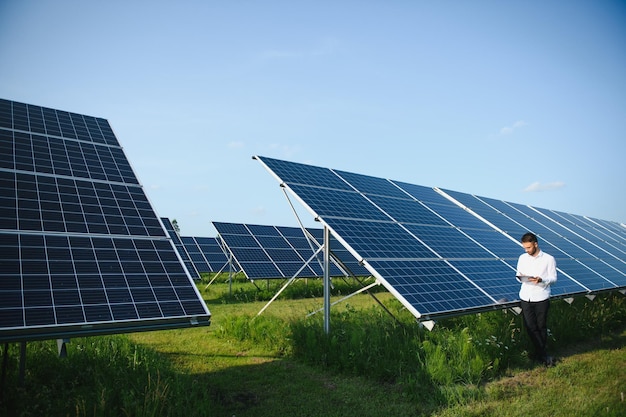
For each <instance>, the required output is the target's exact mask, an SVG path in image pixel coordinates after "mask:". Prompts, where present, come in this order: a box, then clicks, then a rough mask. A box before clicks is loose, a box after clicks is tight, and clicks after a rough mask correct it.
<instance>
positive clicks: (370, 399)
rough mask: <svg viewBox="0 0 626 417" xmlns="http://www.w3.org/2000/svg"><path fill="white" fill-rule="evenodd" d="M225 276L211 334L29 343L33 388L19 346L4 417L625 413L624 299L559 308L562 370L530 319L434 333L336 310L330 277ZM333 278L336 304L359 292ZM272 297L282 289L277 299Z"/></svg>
mask: <svg viewBox="0 0 626 417" xmlns="http://www.w3.org/2000/svg"><path fill="white" fill-rule="evenodd" d="M294 284H295V285H293V287H292V286H290V287H291V288H289V290H290V291H289V292H287V291H285V294H284V295H283V296H281V297H280V298H279V299H278V300H276V301H274V302H273V303H272V304H271V305H270V306H269V308H267V309H266V310H265V311H264V312H263V314H262V315H260V316H257V313H258V312H259V311H260V310H261V308H263V307H264V306H265V305H266V303H267V299H269V298H268V297H267V296H266V295H259V294H256V293H262V292H264V291H267V292H268V294H269V293H271V292H272V291H274V293H275V291H276V290H277V288H278V284H270V286H269V287H268V286H267V285H266V283H257V285H258V286H259V288H261V289H260V290H259V289H257V288H255V287H254V286H253V285H252V284H250V283H248V282H245V281H244V280H242V279H241V277H236V279H235V280H234V282H233V283H232V287H231V286H230V285H229V283H227V282H224V280H223V279H218V280H216V281H215V282H214V283H213V284H211V285H210V286H209V287H207V288H206V289H205V286H206V284H202V283H200V284H199V285H198V287H199V288H200V289H201V292H202V294H203V297H204V298H205V300H206V301H207V304H208V305H209V308H210V310H211V312H212V315H213V319H212V324H211V326H210V327H200V328H193V329H179V330H168V331H158V332H145V333H133V334H128V335H115V336H102V337H91V338H77V339H73V340H72V341H71V342H70V343H69V344H68V346H67V347H68V357H67V358H59V357H58V355H57V351H56V342H54V341H45V342H32V343H29V344H28V356H27V373H26V382H25V384H24V386H20V385H19V383H18V381H17V368H18V359H19V352H18V346H17V345H11V346H10V356H9V366H8V374H7V381H6V382H5V386H4V387H3V391H2V394H3V400H2V403H1V404H0V415H7V416H9V415H10V416H13V415H21V416H41V415H47V416H125V415H127V416H234V415H236V416H238V417H242V416H244V417H245V416H283V415H284V416H320V415H325V416H351V415H358V416H390V415H393V416H439V417H444V416H445V417H448V416H483V415H485V416H505V417H506V416H522V415H524V416H525V415H528V414H529V413H530V414H533V415H539V416H542V415H545V416H570V415H576V416H618V415H625V414H626V403H625V402H624V399H623V397H622V395H624V393H626V350H625V349H624V346H625V345H626V297H624V296H622V295H621V294H617V293H616V294H611V295H607V296H599V297H598V298H597V299H596V300H594V301H593V302H592V301H589V300H587V299H585V298H581V299H577V300H576V301H575V302H574V304H573V305H572V306H570V305H568V304H567V303H565V302H563V301H555V302H553V307H552V309H551V315H550V329H551V340H550V346H551V348H552V350H553V353H555V354H556V355H557V356H558V357H559V358H560V362H559V363H558V365H557V366H556V367H554V368H544V367H542V366H537V365H534V364H532V363H531V362H530V361H529V360H528V358H527V355H526V350H527V348H528V347H529V343H528V340H527V339H526V337H525V335H524V334H523V332H521V331H520V326H521V318H520V317H519V316H516V315H514V314H512V313H505V312H502V311H494V312H489V313H482V314H475V315H468V316H462V317H457V318H451V319H446V320H442V321H440V322H438V323H437V325H436V327H435V329H434V330H433V331H432V332H429V331H427V330H425V329H424V328H422V327H421V326H419V325H418V324H417V323H416V322H415V321H414V319H413V317H412V316H411V315H410V314H408V312H407V311H406V310H404V309H403V308H402V306H401V305H400V304H399V303H398V302H397V301H396V300H395V299H394V298H393V297H392V296H391V295H390V294H388V293H386V292H381V291H380V289H377V290H378V291H379V292H378V293H377V294H376V296H377V297H378V298H379V299H381V300H382V301H383V302H384V304H385V305H386V306H387V307H388V308H389V310H390V311H391V312H392V313H393V315H394V317H391V316H390V315H389V314H387V313H386V312H384V311H383V310H382V308H380V306H378V304H376V303H375V302H374V301H373V300H372V298H371V297H369V296H368V295H366V294H361V295H358V296H355V297H352V298H350V299H349V300H347V301H344V302H343V303H340V304H338V305H336V306H333V308H332V317H331V334H330V336H327V335H326V334H325V333H324V332H323V326H322V320H323V317H322V314H315V315H313V316H311V317H308V318H307V317H306V314H307V313H309V312H311V311H314V310H317V309H318V308H320V307H321V304H322V301H321V299H320V298H307V297H311V296H316V297H319V295H318V294H319V291H320V283H319V281H316V280H309V281H308V282H294ZM351 285H354V284H353V283H351V282H350V281H348V282H342V283H340V282H339V281H338V282H335V290H334V296H333V300H336V299H338V298H340V297H341V296H342V295H345V294H347V293H349V292H350V291H351ZM272 294H273V293H272Z"/></svg>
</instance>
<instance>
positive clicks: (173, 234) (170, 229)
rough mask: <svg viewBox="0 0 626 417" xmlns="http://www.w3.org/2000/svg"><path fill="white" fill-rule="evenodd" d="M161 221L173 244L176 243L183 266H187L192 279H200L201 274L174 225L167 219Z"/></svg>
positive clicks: (162, 218) (163, 218)
mask: <svg viewBox="0 0 626 417" xmlns="http://www.w3.org/2000/svg"><path fill="white" fill-rule="evenodd" d="M161 221H162V222H163V226H164V227H165V230H167V233H168V235H169V236H170V238H171V239H172V242H174V246H175V247H176V251H177V252H178V255H179V256H180V259H181V260H182V261H183V264H185V267H186V268H187V271H189V273H190V274H191V277H192V278H193V279H200V273H199V272H198V270H197V269H196V267H195V265H194V263H193V262H192V261H191V258H190V257H189V253H187V249H186V248H185V245H183V241H182V240H181V238H180V235H179V234H178V232H177V231H176V229H175V228H174V225H173V224H172V222H171V221H170V219H168V218H167V217H161Z"/></svg>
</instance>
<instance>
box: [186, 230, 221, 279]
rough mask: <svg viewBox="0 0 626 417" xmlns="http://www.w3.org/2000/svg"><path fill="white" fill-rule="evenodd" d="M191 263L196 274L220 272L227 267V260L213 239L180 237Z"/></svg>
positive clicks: (215, 239)
mask: <svg viewBox="0 0 626 417" xmlns="http://www.w3.org/2000/svg"><path fill="white" fill-rule="evenodd" d="M180 240H181V241H182V242H183V245H184V246H185V249H186V250H187V253H188V254H189V258H190V259H191V262H193V264H194V266H195V267H196V269H197V270H198V272H220V271H223V270H224V269H225V268H226V267H227V265H228V258H227V257H226V254H225V253H224V250H223V249H222V247H221V245H220V244H219V241H218V239H217V238H215V237H197V236H181V237H180Z"/></svg>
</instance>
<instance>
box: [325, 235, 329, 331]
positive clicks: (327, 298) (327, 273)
mask: <svg viewBox="0 0 626 417" xmlns="http://www.w3.org/2000/svg"><path fill="white" fill-rule="evenodd" d="M324 333H326V334H330V231H329V230H328V227H326V226H324Z"/></svg>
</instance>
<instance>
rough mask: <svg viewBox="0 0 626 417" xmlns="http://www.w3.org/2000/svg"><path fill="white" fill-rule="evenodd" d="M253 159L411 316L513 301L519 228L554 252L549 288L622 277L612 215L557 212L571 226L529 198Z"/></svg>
mask: <svg viewBox="0 0 626 417" xmlns="http://www.w3.org/2000/svg"><path fill="white" fill-rule="evenodd" d="M255 159H257V160H259V161H260V162H261V163H262V164H263V165H264V166H265V168H266V169H267V170H268V171H270V173H272V174H273V175H274V176H275V177H276V178H277V179H278V180H279V181H280V182H281V185H282V186H284V187H286V188H287V189H288V190H289V191H290V192H292V193H293V194H295V195H296V196H297V197H298V199H299V200H300V201H301V202H303V204H304V205H305V206H306V207H307V208H308V209H309V210H310V211H311V212H312V213H313V214H314V216H315V217H316V219H317V220H319V221H320V222H321V223H322V224H323V225H324V226H326V227H328V228H329V229H330V231H331V234H332V236H333V237H334V238H336V239H338V240H340V241H341V243H342V244H343V245H344V246H345V248H346V249H347V250H348V251H349V252H350V253H352V254H353V255H354V256H355V257H356V259H357V260H358V261H359V262H360V263H362V264H363V265H364V266H365V267H366V268H367V270H368V271H370V272H371V273H372V274H374V275H375V276H376V277H377V278H378V279H379V280H381V282H382V283H383V284H384V285H385V286H386V287H387V288H388V289H389V291H391V292H392V293H393V294H394V295H396V297H398V298H399V299H400V301H402V302H403V304H404V305H405V306H406V307H407V308H409V309H411V311H413V312H414V314H415V315H416V316H417V317H418V318H427V317H435V316H439V315H447V314H458V313H459V312H467V311H474V310H482V309H488V308H502V307H503V306H506V305H511V304H512V303H514V302H517V301H518V299H517V297H518V296H517V294H518V292H519V283H518V282H517V281H516V280H515V278H514V273H515V266H516V262H517V259H518V257H519V255H520V254H521V253H523V249H522V247H521V245H520V243H519V238H520V237H521V236H522V235H523V234H524V233H526V232H527V231H532V232H534V233H536V234H537V235H539V237H540V241H541V242H542V243H541V244H542V248H544V249H545V250H546V252H547V253H550V254H552V255H553V256H555V258H556V259H557V265H558V268H559V271H560V274H561V275H560V278H559V282H558V284H557V285H556V286H555V288H554V289H553V294H554V295H555V296H566V295H573V294H584V293H587V292H593V291H601V290H608V289H617V288H623V287H624V286H626V282H625V281H624V271H625V268H624V228H623V227H622V226H620V225H619V224H617V223H614V222H605V221H601V220H597V219H589V218H584V222H583V221H581V219H582V218H577V217H575V216H570V215H567V216H565V215H560V217H561V218H567V220H568V221H569V222H570V223H576V222H577V223H578V224H579V225H577V226H576V228H577V230H576V231H573V230H572V229H573V227H566V226H564V225H563V224H562V223H563V222H562V221H560V220H556V219H554V218H555V217H557V216H556V215H555V214H554V213H553V214H550V213H547V214H546V212H540V211H539V210H538V209H534V208H531V207H527V206H521V205H516V204H512V203H507V202H504V201H500V200H495V199H489V198H484V197H477V196H472V195H470V194H465V193H459V192H456V191H449V190H443V189H433V188H429V187H424V186H420V185H413V184H408V183H405V182H400V181H394V180H387V179H382V178H375V177H369V176H366V175H361V174H353V173H348V172H345V171H340V170H332V169H325V168H320V167H312V166H309V165H304V164H298V163H293V162H287V161H281V160H277V159H273V158H266V157H259V156H256V157H255ZM337 178H339V179H340V180H337ZM544 214H545V215H544ZM582 228H586V229H585V230H583V229H582ZM503 303H504V304H503Z"/></svg>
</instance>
